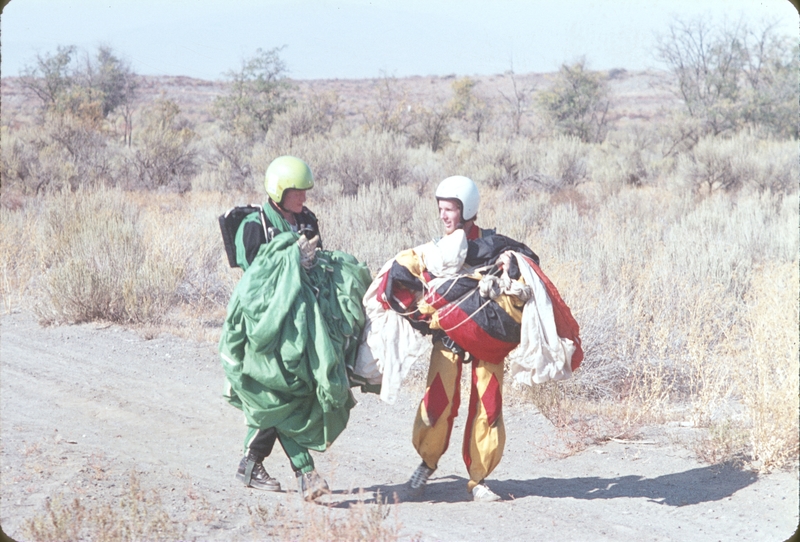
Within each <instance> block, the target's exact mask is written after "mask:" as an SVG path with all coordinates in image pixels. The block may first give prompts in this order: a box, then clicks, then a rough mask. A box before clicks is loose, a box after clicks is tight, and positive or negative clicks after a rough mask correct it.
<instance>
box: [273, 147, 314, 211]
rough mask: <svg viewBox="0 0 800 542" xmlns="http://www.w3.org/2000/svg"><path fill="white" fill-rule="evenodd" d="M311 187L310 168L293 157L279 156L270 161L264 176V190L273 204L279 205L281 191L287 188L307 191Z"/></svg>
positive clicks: (281, 198)
mask: <svg viewBox="0 0 800 542" xmlns="http://www.w3.org/2000/svg"><path fill="white" fill-rule="evenodd" d="M313 186H314V175H312V174H311V168H310V167H308V164H306V163H305V162H303V161H302V160H300V159H299V158H295V157H294V156H279V157H278V158H276V159H275V160H273V161H272V163H271V164H270V165H269V167H268V168H267V174H266V175H265V176H264V188H266V189H267V195H268V196H269V197H270V198H271V199H272V201H274V202H275V203H281V200H283V191H284V190H286V189H287V188H294V189H296V190H308V189H309V188H312V187H313Z"/></svg>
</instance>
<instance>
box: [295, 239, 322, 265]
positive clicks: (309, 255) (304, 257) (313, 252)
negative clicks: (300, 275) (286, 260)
mask: <svg viewBox="0 0 800 542" xmlns="http://www.w3.org/2000/svg"><path fill="white" fill-rule="evenodd" d="M318 244H319V235H315V236H314V237H313V238H312V239H311V240H309V239H308V238H307V237H306V236H305V235H301V236H300V239H298V240H297V246H298V247H299V248H300V265H302V266H303V267H304V268H306V269H311V267H313V265H314V261H315V260H316V259H317V245H318Z"/></svg>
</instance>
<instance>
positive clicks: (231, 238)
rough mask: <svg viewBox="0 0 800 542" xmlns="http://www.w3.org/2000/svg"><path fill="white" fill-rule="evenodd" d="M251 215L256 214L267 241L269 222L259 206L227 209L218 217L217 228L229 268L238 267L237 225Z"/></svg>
mask: <svg viewBox="0 0 800 542" xmlns="http://www.w3.org/2000/svg"><path fill="white" fill-rule="evenodd" d="M252 213H258V217H259V219H260V220H261V226H262V227H263V228H264V238H265V239H269V238H270V236H269V235H268V233H267V228H268V227H269V225H268V224H269V222H268V221H267V216H266V215H265V214H264V208H263V207H261V205H257V204H250V205H239V206H237V207H233V208H232V209H229V210H228V211H227V212H226V213H225V214H224V215H221V216H220V217H219V228H220V230H222V243H223V244H224V245H225V254H226V255H227V256H228V263H229V264H230V266H231V267H239V264H237V263H236V232H237V231H238V230H239V225H240V224H241V223H242V220H244V219H245V217H247V216H248V215H250V214H252Z"/></svg>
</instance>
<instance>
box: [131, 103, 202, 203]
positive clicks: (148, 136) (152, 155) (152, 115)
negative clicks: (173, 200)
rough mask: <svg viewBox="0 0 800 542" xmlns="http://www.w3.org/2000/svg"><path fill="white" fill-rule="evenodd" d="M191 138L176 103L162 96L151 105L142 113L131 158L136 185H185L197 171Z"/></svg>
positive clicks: (180, 187) (156, 186)
mask: <svg viewBox="0 0 800 542" xmlns="http://www.w3.org/2000/svg"><path fill="white" fill-rule="evenodd" d="M194 138H195V133H194V132H193V131H192V129H191V128H190V127H189V123H188V121H187V120H186V119H185V118H184V117H183V116H182V115H181V111H180V108H179V107H178V105H177V104H176V103H175V102H173V101H171V100H167V99H162V100H157V101H155V102H154V103H153V104H151V105H150V106H149V107H148V108H147V109H146V110H145V112H144V126H143V128H142V130H141V132H140V133H139V134H138V137H136V138H135V150H134V151H133V155H132V157H131V163H132V165H133V168H134V170H135V172H136V176H137V184H138V186H141V187H142V188H150V189H152V188H162V187H174V188H178V189H179V190H185V189H186V188H188V183H189V180H190V179H191V177H192V176H193V175H194V174H195V173H196V172H197V161H196V160H197V156H196V151H195V150H194V148H193V145H192V142H193V140H194Z"/></svg>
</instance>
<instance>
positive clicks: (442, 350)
mask: <svg viewBox="0 0 800 542" xmlns="http://www.w3.org/2000/svg"><path fill="white" fill-rule="evenodd" d="M436 200H437V202H438V207H439V218H440V220H441V221H442V224H443V226H444V230H445V234H447V235H449V234H451V233H453V232H455V231H456V230H458V229H463V230H464V232H465V234H466V237H467V239H468V240H469V241H472V240H476V239H480V238H482V237H488V236H492V235H494V234H495V232H494V230H485V229H481V228H479V227H478V226H477V225H476V224H475V220H476V219H477V215H478V206H479V204H480V195H479V193H478V187H477V186H476V185H475V183H474V182H473V181H472V180H471V179H469V178H468V177H464V176H460V175H457V176H453V177H448V178H446V179H444V180H443V181H442V182H441V183H440V184H439V186H438V187H437V189H436ZM433 340H434V344H433V350H432V352H431V358H430V366H429V369H428V378H427V386H426V392H425V395H424V397H423V399H422V401H421V402H420V405H419V408H418V409H417V414H416V418H415V420H414V430H413V437H412V442H413V444H414V447H415V449H416V450H417V452H418V453H419V455H420V457H421V458H422V463H420V465H419V467H417V469H416V470H415V471H414V473H413V474H412V476H411V479H410V480H409V485H410V487H411V489H412V490H414V491H421V490H422V489H424V487H425V484H426V483H427V481H428V478H429V477H430V476H431V474H433V472H434V471H435V470H436V468H437V466H438V463H439V458H440V457H441V456H442V454H444V452H445V451H446V450H447V447H448V443H449V439H450V433H451V431H452V429H453V420H454V418H455V416H456V415H457V414H458V407H459V403H460V386H461V369H462V364H463V363H464V360H465V352H464V350H462V349H460V348H459V347H458V345H456V344H455V343H454V341H452V340H451V339H450V338H449V337H448V336H447V335H446V334H445V333H444V332H441V331H439V333H438V334H434V336H433ZM502 387H503V363H489V362H485V361H483V360H478V359H473V360H472V391H471V397H470V403H469V404H470V407H469V413H468V418H467V423H466V427H465V434H464V447H463V455H464V461H465V463H466V466H467V471H468V472H469V482H468V483H467V489H468V490H469V491H471V492H472V496H473V500H475V501H483V502H488V501H496V500H499V499H500V497H499V496H498V495H497V494H496V493H494V492H493V491H492V490H491V489H489V487H488V486H487V485H486V484H485V483H484V480H485V478H486V477H487V476H488V475H489V474H490V473H491V472H492V471H493V470H494V468H495V467H496V466H497V465H498V463H499V462H500V459H501V457H502V455H503V447H504V445H505V428H504V426H503V417H502V396H501V392H502Z"/></svg>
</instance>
